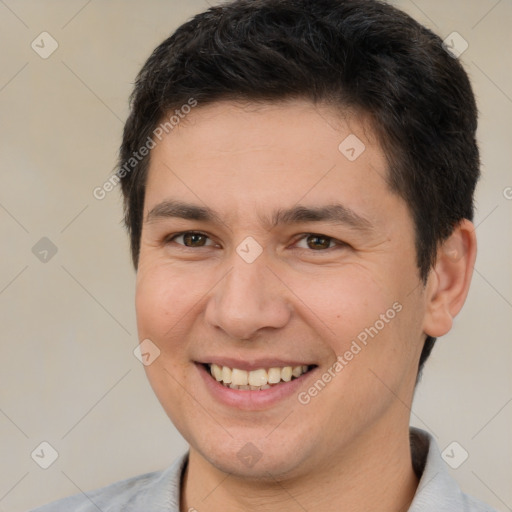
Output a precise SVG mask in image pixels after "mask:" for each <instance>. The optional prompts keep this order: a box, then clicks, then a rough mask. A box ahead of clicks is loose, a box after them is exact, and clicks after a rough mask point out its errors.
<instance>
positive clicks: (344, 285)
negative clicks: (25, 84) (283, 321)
mask: <svg viewBox="0 0 512 512" xmlns="http://www.w3.org/2000/svg"><path fill="white" fill-rule="evenodd" d="M325 270H326V269H322V270H320V271H319V272H318V273H317V274H316V275H311V274H310V275H302V274H301V275H300V276H296V277H295V279H294V280H291V286H290V288H291V289H292V290H293V292H294V294H295V295H296V297H298V299H299V301H295V302H296V305H297V306H298V308H299V309H300V310H302V311H304V313H305V314H307V315H309V318H310V322H313V323H314V324H315V325H318V332H319V333H322V334H325V339H326V340H328V342H329V344H330V345H331V347H332V349H333V350H334V351H335V352H337V353H340V352H341V351H342V350H344V349H345V346H346V345H347V343H350V341H351V340H352V339H354V338H355V337H356V336H357V335H358V333H359V332H361V331H362V330H364V328H365V327H368V325H372V324H373V323H374V322H375V321H376V320H378V319H379V315H380V314H381V313H385V312H386V310H387V309H389V308H390V307H391V306H392V304H393V302H394V300H395V299H393V298H392V296H393V294H392V293H390V292H389V287H386V286H385V284H383V283H381V282H380V281H379V280H377V279H376V278H375V275H374V274H373V273H372V272H371V271H370V269H368V268H365V267H363V266H361V265H356V264H352V265H347V266H344V267H338V268H336V269H334V268H333V269H329V271H328V272H326V271H325Z"/></svg>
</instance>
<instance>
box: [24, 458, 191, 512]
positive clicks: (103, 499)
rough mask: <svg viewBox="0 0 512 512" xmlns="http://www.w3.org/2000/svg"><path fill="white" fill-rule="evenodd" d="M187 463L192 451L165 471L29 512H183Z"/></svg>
mask: <svg viewBox="0 0 512 512" xmlns="http://www.w3.org/2000/svg"><path fill="white" fill-rule="evenodd" d="M187 460H188V452H187V453H185V454H183V455H181V456H180V457H178V458H177V459H176V460H175V461H174V462H173V463H172V465H171V466H169V467H168V468H167V469H165V470H162V471H154V472H151V473H145V474H142V475H138V476H134V477H131V478H127V479H126V480H121V481H119V482H115V483H113V484H110V485H107V486H105V487H101V488H99V489H95V490H93V491H87V492H84V493H79V494H75V495H73V496H69V497H67V498H63V499H60V500H57V501H54V502H52V503H48V504H47V505H43V506H42V507H38V508H36V509H33V510H31V511H29V512H98V510H101V511H102V512H118V511H119V512H120V511H123V512H124V511H126V512H135V511H137V512H138V511H140V510H144V508H146V510H152V511H153V510H155V511H156V510H166V511H169V512H171V511H174V510H176V511H179V489H180V479H181V474H182V470H183V468H184V465H185V464H186V462H187ZM159 506H161V507H162V508H159ZM173 507H174V508H173Z"/></svg>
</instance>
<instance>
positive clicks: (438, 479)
mask: <svg viewBox="0 0 512 512" xmlns="http://www.w3.org/2000/svg"><path fill="white" fill-rule="evenodd" d="M410 439H411V453H412V459H413V466H414V469H415V471H416V474H417V476H418V478H419V485H418V489H417V491H416V494H415V496H414V499H413V501H412V503H411V506H410V508H409V511H408V512H430V511H432V510H435V511H436V512H456V511H457V512H496V510H495V509H494V508H492V507H491V506H489V505H486V504H485V503H483V502H481V501H480V500H477V499H476V498H474V497H472V496H470V495H468V494H465V493H464V492H463V491H462V489H461V488H460V487H459V485H458V483H457V482H456V481H455V480H454V479H453V478H452V476H451V475H450V473H449V471H448V467H447V464H446V462H445V461H444V460H443V458H442V456H441V453H440V451H439V447H438V445H437V443H436V441H435V439H434V438H433V436H432V435H430V434H429V433H427V432H425V431H423V430H420V429H417V428H411V430H410Z"/></svg>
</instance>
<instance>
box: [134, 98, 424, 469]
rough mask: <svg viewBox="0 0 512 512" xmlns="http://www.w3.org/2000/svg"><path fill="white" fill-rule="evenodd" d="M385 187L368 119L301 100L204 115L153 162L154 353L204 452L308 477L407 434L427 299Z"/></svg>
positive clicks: (206, 110)
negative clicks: (397, 433)
mask: <svg viewBox="0 0 512 512" xmlns="http://www.w3.org/2000/svg"><path fill="white" fill-rule="evenodd" d="M347 137H349V138H348V139H347ZM356 137H357V139H356ZM345 139H347V140H345ZM340 144H341V146H340ZM362 144H364V146H363V145H362ZM386 173H387V170H386V161H385V157H384V154H383V152H382V150H381V148H380V146H379V144H378V142H377V140H376V139H375V137H373V136H372V133H371V127H370V126H369V124H368V123H366V122H365V120H364V119H363V118H362V117H360V116H358V115H355V114H353V115H352V114H349V113H346V112H345V114H344V115H340V113H338V112H335V111H334V109H332V107H328V106H318V105H317V106H314V105H313V104H312V103H309V102H306V101H299V100H297V101H289V102H286V103H282V104H266V105H259V106H256V105H245V106H242V105H239V104H235V103H228V102H222V103H215V104H213V105H208V106H204V107H202V106H198V107H197V108H196V109H194V110H193V111H192V112H191V113H190V114H189V115H188V116H187V118H186V119H185V120H184V121H183V122H181V124H180V125H179V126H178V127H176V128H175V129H174V130H173V131H171V132H169V133H168V134H167V135H165V136H164V137H163V138H162V140H161V142H159V143H158V144H157V145H156V147H155V148H154V149H153V150H152V152H151V164H150V168H149V173H148V181H147V188H146V195H145V206H144V223H143V229H142V237H141V250H140V260H139V268H138V273H137V289H136V310H137V323H138V331H139V339H140V340H141V341H142V340H147V339H148V340H150V343H152V344H154V345H155V346H156V347H157V348H158V350H159V351H160V355H159V356H158V357H157V358H156V359H155V360H154V361H153V362H152V363H151V364H149V365H147V366H145V369H146V372H147V375H148V378H149V381H150V383H151V386H152V388H153V390H154V391H155V393H156V395H157V397H158V399H159V400H160V402H161V404H162V406H163V408H164V409H165V411H166V413H167V414H168V416H169V417H170V418H171V420H172V421H173V423H174V424H175V426H176V427H177V429H178V430H179V431H180V432H181V434H182V435H183V437H184V438H185V439H186V440H187V442H188V443H189V444H190V447H191V453H192V451H193V452H194V453H195V454H197V455H198V456H200V457H201V458H202V460H204V461H207V463H211V464H213V465H214V466H215V467H217V468H218V469H220V470H222V471H225V472H229V473H233V474H239V475H243V476H246V477H248V476H260V477H264V476H265V475H266V474H267V472H270V473H272V475H274V476H276V475H305V474H308V473H309V472H311V471H315V470H319V469H320V468H325V467H326V466H329V465H332V464H335V462H336V459H337V458H339V459H344V460H348V459H347V458H350V457H352V456H355V454H356V453H357V454H358V456H359V457H361V450H366V449H378V446H379V443H380V442H381V441H382V439H383V438H384V436H387V435H389V433H390V432H393V429H395V428H397V427H398V426H401V427H403V426H406V425H408V419H409V411H408V408H407V407H406V406H404V403H405V404H407V403H410V401H411V400H412V392H413V388H414V382H415V379H416V373H417V362H418V359H419V355H420V352H421V348H422V343H423V340H424V332H423V329H422V321H423V318H424V316H425V300H424V297H423V295H422V294H423V287H422V286H421V282H420V280H419V274H418V269H417V267H416V253H415V248H414V225H413V222H412V219H411V215H410V212H409V210H408V208H407V206H406V204H405V202H404V201H403V200H402V199H401V198H400V197H398V196H397V195H396V194H394V193H393V192H391V191H390V190H389V188H388V186H387V184H386V182H385V176H386ZM178 202H179V204H178ZM274 221H275V222H274ZM146 343H147V342H146ZM151 346H153V345H151ZM156 347H154V348H155V350H156ZM211 364H215V365H217V366H213V367H210V365H211ZM223 367H225V368H223ZM287 367H291V368H287ZM306 367H307V371H306V372H305V373H302V372H303V370H304V369H306ZM209 368H213V369H211V370H210V369H209ZM271 368H272V370H270V369H271ZM211 372H213V373H214V374H215V376H212V375H211ZM290 372H292V375H291V376H290ZM219 379H222V380H220V381H219ZM269 379H270V380H271V381H272V382H271V383H270V384H269V383H268V381H269ZM224 381H226V382H224ZM229 381H231V386H232V387H229ZM276 381H279V383H277V382H276ZM233 386H235V387H234V388H233ZM239 386H244V387H242V388H239ZM251 386H253V388H252V389H251ZM269 386H270V387H269ZM247 387H249V389H247ZM255 461H256V462H255Z"/></svg>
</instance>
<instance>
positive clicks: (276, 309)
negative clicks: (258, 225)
mask: <svg viewBox="0 0 512 512" xmlns="http://www.w3.org/2000/svg"><path fill="white" fill-rule="evenodd" d="M288 299H289V297H287V288H286V287H285V286H284V285H283V283H282V282H281V281H280V280H279V279H278V278H277V277H276V275H275V271H274V272H272V271H271V270H270V269H269V268H268V267H267V266H266V263H265V261H264V258H262V257H260V258H258V259H257V260H256V261H254V262H252V263H247V262H245V261H243V260H242V259H241V258H240V257H239V256H238V255H235V256H234V263H233V265H232V268H231V270H230V271H229V272H228V273H227V275H225V277H224V278H223V279H222V280H221V281H220V283H219V284H218V285H217V286H216V287H215V288H214V293H213V295H212V296H211V297H210V300H209V301H208V304H207V307H206V312H205V318H206V321H207V322H208V323H209V325H211V326H213V327H214V328H220V329H222V330H223V331H224V332H225V333H226V334H227V335H228V336H229V337H231V338H234V339H237V340H249V339H252V338H254V337H255V336H256V335H257V333H258V332H259V331H261V330H262V329H265V328H273V329H279V328H282V327H284V326H285V325H286V324H287V323H288V322H289V319H290V316H291V305H290V302H289V300H288Z"/></svg>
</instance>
